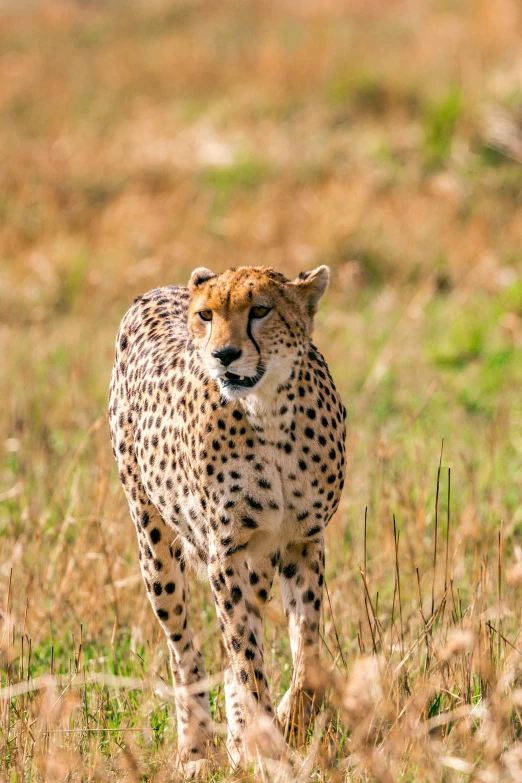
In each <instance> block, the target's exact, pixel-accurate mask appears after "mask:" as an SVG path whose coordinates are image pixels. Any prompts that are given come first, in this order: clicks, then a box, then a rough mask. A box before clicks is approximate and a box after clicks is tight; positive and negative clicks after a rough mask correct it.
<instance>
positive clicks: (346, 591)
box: [0, 0, 522, 780]
mask: <svg viewBox="0 0 522 783" xmlns="http://www.w3.org/2000/svg"><path fill="white" fill-rule="evenodd" d="M0 31H1V32H0V150H1V164H0V357H1V358H0V400H1V405H0V597H1V598H2V600H0V611H1V612H2V615H3V617H4V619H5V623H4V625H5V628H4V631H6V633H7V636H6V633H4V637H3V639H4V641H3V645H4V647H3V653H0V655H3V658H0V660H1V661H2V666H3V670H2V677H3V680H2V682H3V684H4V685H5V683H7V682H8V681H15V680H16V679H17V678H18V677H19V676H20V665H21V662H22V663H23V660H24V658H23V656H24V654H25V655H26V654H27V641H26V642H25V644H26V647H25V653H24V652H23V650H22V649H21V648H20V644H21V641H20V640H21V639H22V638H24V634H25V638H26V639H28V638H29V637H30V638H31V644H32V653H31V655H32V658H31V661H30V662H29V664H27V663H26V669H25V671H26V672H27V666H29V670H31V666H32V667H33V669H32V671H33V675H35V674H38V673H41V672H43V671H49V669H50V668H51V669H52V667H53V666H54V667H55V669H54V670H55V671H58V670H61V671H64V672H66V671H68V667H70V665H71V663H70V662H71V660H73V661H76V662H77V656H78V655H79V652H78V649H79V648H78V644H79V642H78V639H79V634H80V631H79V628H80V625H81V626H82V631H81V633H82V634H83V636H82V655H83V660H84V661H90V665H91V667H93V668H94V669H96V670H100V669H101V670H105V669H106V668H107V667H108V668H109V669H111V670H114V671H118V672H119V673H121V672H122V671H127V673H129V672H130V673H133V674H134V673H135V671H138V669H139V666H145V664H143V663H142V664H139V666H138V663H136V661H137V660H138V659H137V658H136V656H134V657H133V656H132V655H131V653H130V652H129V651H130V650H131V649H132V650H139V651H140V653H139V654H140V656H141V659H140V660H142V661H148V663H147V666H152V667H153V668H154V671H161V672H163V674H164V676H165V677H167V676H168V675H167V668H166V650H165V649H164V648H163V646H162V644H160V639H161V634H160V631H159V629H157V628H156V627H155V625H154V618H153V616H152V612H151V611H150V609H149V608H148V604H147V599H146V596H145V591H144V590H143V589H142V585H141V583H140V577H139V573H138V567H137V560H136V551H135V544H134V533H133V531H132V527H131V523H130V520H129V518H128V512H127V509H126V506H125V501H124V497H123V493H122V492H121V489H120V488H119V486H118V479H117V475H116V470H115V467H114V465H113V462H112V455H111V453H110V446H109V436H108V431H107V426H106V421H105V409H106V397H107V389H108V383H109V376H110V371H111V364H112V357H113V346H114V338H115V335H116V330H117V328H118V324H119V321H120V319H121V317H122V316H123V314H124V312H125V311H126V309H127V308H128V307H129V306H130V304H131V302H132V300H133V298H134V297H135V296H136V295H137V294H139V293H142V292H144V291H146V290H148V289H150V288H153V287H156V286H160V285H165V284H184V283H185V282H186V281H187V279H188V277H189V275H190V272H191V270H192V269H193V268H194V267H196V266H207V267H210V268H212V269H214V270H215V271H221V270H224V269H226V268H227V267H229V266H232V265H242V264H253V265H261V264H272V265H275V266H278V267H280V268H281V269H282V270H283V271H284V272H285V273H286V274H287V275H289V276H292V275H297V274H298V273H299V272H300V271H301V270H303V269H310V268H312V267H314V266H317V265H318V264H324V263H325V264H328V265H329V266H330V268H331V270H332V283H331V287H330V290H329V293H328V295H327V296H326V297H325V300H324V301H323V304H322V306H321V311H320V313H319V314H318V317H317V327H316V342H317V343H318V345H319V347H320V348H321V350H323V352H324V353H325V355H326V358H327V360H328V362H329V364H330V367H331V370H332V373H333V375H334V378H335V380H336V383H337V385H338V387H339V389H340V391H341V393H342V395H343V398H344V400H345V403H346V406H347V409H348V426H349V436H348V447H349V466H348V481H347V487H346V490H345V495H344V499H343V504H342V507H341V509H340V511H339V513H338V514H337V516H336V518H335V520H334V521H333V522H332V524H331V526H330V528H329V532H328V546H329V559H328V572H329V586H330V596H331V607H332V611H333V612H334V614H336V615H337V626H338V627H337V630H338V631H339V638H340V644H341V647H342V649H343V650H344V652H345V654H346V656H347V657H348V660H350V658H351V657H353V656H354V655H356V654H359V653H361V652H363V651H366V652H367V651H368V650H369V649H371V637H372V635H373V634H372V628H371V623H370V627H368V623H367V620H366V618H367V613H366V611H365V607H364V592H363V590H362V586H361V579H360V574H359V571H358V565H360V564H361V563H363V560H364V557H366V558H367V560H368V571H369V572H370V571H371V579H372V580H373V581H372V585H371V588H370V590H371V594H372V600H373V597H374V595H375V592H379V598H378V604H379V606H378V607H377V612H376V614H377V616H379V612H382V613H383V614H382V624H383V627H385V626H386V625H387V623H389V622H390V617H391V619H392V625H393V607H392V601H393V605H394V606H395V592H396V587H397V585H396V581H395V579H396V570H395V554H396V548H395V547H396V538H395V537H394V529H393V515H395V517H396V526H397V529H399V530H400V531H401V536H402V538H401V543H400V547H401V550H400V551H401V557H402V558H403V561H402V569H403V571H402V573H403V580H404V583H403V598H404V596H405V598H404V600H405V602H406V603H405V606H406V607H407V606H410V604H409V603H408V602H413V603H414V602H415V601H417V599H418V600H419V601H420V605H422V602H423V601H424V600H425V599H426V600H428V603H430V601H431V591H432V589H433V590H435V593H437V591H438V594H439V599H440V597H441V596H442V595H443V592H444V587H445V585H446V586H447V579H446V577H447V576H448V570H446V574H445V573H444V568H443V567H442V566H441V565H440V563H441V562H444V558H445V557H446V562H447V563H448V564H449V565H448V566H447V569H449V570H450V572H451V575H452V578H453V579H454V581H455V585H457V584H459V590H460V593H459V595H460V599H459V600H460V601H462V602H463V604H461V609H462V606H464V608H463V609H462V612H461V615H460V619H461V620H462V616H464V615H466V612H468V609H466V607H468V608H469V607H471V606H475V605H476V601H477V600H478V599H477V595H479V593H480V596H481V600H483V601H486V602H487V601H488V600H491V601H492V602H493V601H496V602H497V603H496V604H495V605H496V606H497V609H498V607H499V606H500V604H501V601H503V600H505V601H506V602H507V603H506V606H509V607H510V608H509V611H510V612H511V614H510V615H509V616H510V617H511V622H512V624H513V625H512V627H513V636H511V637H510V639H511V643H512V644H516V635H517V634H518V631H517V627H519V625H520V623H519V621H520V608H519V607H520V603H519V598H520V595H519V593H518V592H517V591H518V590H519V589H520V588H519V587H517V578H515V577H513V580H511V582H512V583H511V586H508V587H507V588H504V587H503V586H502V585H503V582H502V577H501V574H502V573H503V570H502V569H507V570H508V571H509V569H510V568H511V569H514V568H515V569H516V566H517V563H518V561H519V560H520V559H521V557H522V550H521V549H520V543H519V542H520V533H521V530H522V502H521V500H522V499H521V480H522V400H521V395H520V388H521V383H522V361H521V360H522V44H521V42H522V8H521V7H520V4H519V3H518V2H517V0H476V1H475V2H471V1H470V0H454V1H453V2H448V0H324V1H322V0H317V1H316V2H315V1H314V2H312V0H301V1H300V2H290V1H288V2H286V1H283V2H272V0H263V1H262V2H261V1H259V2H258V1H257V0H252V1H251V2H248V3H245V2H240V1H239V0H226V1H225V2H222V3H214V2H210V1H209V0H191V2H184V1H183V0H181V1H180V2H172V1H171V0H169V1H167V0H149V2H145V1H144V0H143V2H142V1H141V0H131V1H130V2H123V0H105V1H104V0H83V1H81V0H77V1H76V2H73V1H71V2H68V1H66V0H64V1H63V2H31V1H30V0H23V1H22V0H18V1H17V2H9V1H7V2H6V0H3V2H1V3H0ZM443 439H444V451H443V455H442V473H441V487H440V492H439V491H438V489H437V484H436V478H437V468H438V465H439V459H440V452H441V444H442V440H443ZM448 468H451V514H452V516H451V519H452V523H451V524H452V527H451V529H450V536H449V541H448V549H447V550H445V549H444V548H445V547H446V541H447V540H448V536H447V532H446V527H445V526H446V521H445V522H444V527H443V528H441V529H440V530H439V531H438V535H439V547H440V554H439V570H437V568H434V562H433V554H434V547H436V546H437V535H436V530H435V497H436V495H438V496H439V503H440V509H439V516H440V519H444V520H446V515H447V512H448V486H447V481H448V479H447V469H448ZM366 507H367V508H368V521H367V539H366V544H365V543H364V514H365V508H366ZM440 519H439V523H440ZM440 524H442V523H440ZM448 524H449V523H448ZM499 536H500V539H499ZM499 540H501V543H500V544H499ZM365 552H366V555H365ZM499 563H500V566H499ZM435 565H436V564H435ZM499 568H500V570H499ZM364 570H365V571H366V566H365V567H364ZM487 574H489V576H488V577H487V578H486V576H485V575H487ZM369 578H370V577H369ZM418 585H420V590H421V593H420V594H419V592H418ZM433 585H434V586H433ZM477 585H480V586H481V587H480V590H479V592H477V590H478V587H477V590H476V586H477ZM505 590H507V591H508V592H507V593H505V594H504V591H505ZM509 591H511V593H510V592H509ZM194 593H195V595H194V596H193V599H192V600H193V603H194V608H195V618H196V620H195V622H196V626H198V623H199V630H198V633H199V634H200V640H201V643H202V644H203V645H204V647H205V650H206V653H207V658H210V661H211V663H210V669H211V671H212V670H215V671H219V670H220V667H221V666H222V664H223V659H222V657H220V656H222V653H221V652H220V653H217V652H216V644H215V639H216V636H215V631H216V629H215V620H214V617H213V612H212V608H211V605H210V600H209V599H210V595H209V594H208V593H207V591H206V588H204V587H203V586H200V587H199V588H198V589H197V590H196V591H194ZM488 596H489V598H488ZM509 596H511V598H510V597H509ZM440 600H442V599H440ZM510 601H511V603H510ZM413 603H411V606H410V609H411V617H413V616H414V614H415V612H414V610H413V608H411V607H413ZM457 604H458V601H457ZM482 608H483V609H484V607H482ZM405 611H406V610H405ZM415 611H417V610H415ZM390 613H391V614H390ZM428 614H429V610H428ZM2 615H0V620H1V619H2ZM417 615H418V612H417ZM417 615H415V616H416V617H417ZM458 616H459V613H458V612H457V613H456V614H455V616H454V619H455V622H456V618H457V617H458ZM468 616H469V617H471V616H473V611H472V609H469V612H468ZM325 622H326V625H325V639H326V638H328V639H330V636H331V639H333V638H334V636H333V635H332V634H333V633H334V631H333V626H332V621H331V617H330V616H329V615H328V616H327V617H326V620H325ZM411 622H412V623H413V625H412V628H413V627H414V625H415V623H414V621H413V620H412V621H411ZM477 622H479V621H478V620H477ZM506 622H507V620H506ZM365 623H366V625H365ZM405 623H406V620H405ZM406 625H407V623H406ZM375 627H376V626H374V628H373V630H375ZM408 627H409V626H408ZM480 627H481V628H482V626H480ZM477 628H478V626H477ZM13 629H14V630H13ZM446 630H447V629H446ZM410 631H411V633H413V634H415V631H414V630H411V629H410ZM408 632H409V631H408ZM268 633H269V634H270V633H271V634H272V635H271V636H270V639H271V640H272V641H271V643H272V644H273V649H274V650H276V651H279V652H277V654H276V653H275V652H274V657H273V665H274V666H275V668H276V669H277V667H278V666H279V664H277V665H276V663H275V661H276V660H279V657H278V656H279V654H280V651H281V650H283V653H282V654H286V652H285V651H286V647H285V645H286V642H283V641H281V638H280V629H279V627H278V626H276V631H274V632H270V631H269V632H268ZM476 633H477V635H478V636H480V633H482V631H480V630H477V631H476ZM507 633H508V631H507V630H505V634H507ZM508 635H509V634H508ZM7 638H9V639H10V640H11V641H10V642H9V645H10V646H6V645H7V642H6V639H7ZM212 640H214V641H212ZM365 640H366V641H365ZM334 644H335V642H334ZM208 645H213V646H212V647H208ZM281 645H283V646H281ZM495 650H496V653H495V654H497V653H498V656H497V663H498V665H501V659H502V652H501V649H500V647H499V648H498V650H497V648H495ZM509 651H510V648H509V646H506V647H505V654H506V655H508V653H509ZM511 652H512V650H511ZM216 655H217V658H216V657H213V656H216ZM158 656H159V657H158ZM503 660H504V659H502V661H503ZM123 661H124V663H123ZM77 665H79V664H77ZM137 666H138V669H136V668H135V667H137ZM111 667H112V668H111ZM126 667H127V668H126ZM133 667H134V668H133ZM22 668H23V666H22ZM287 670H288V666H287V665H286V669H285V668H284V667H282V668H281V670H280V672H279V675H280V678H281V682H284V678H285V676H287V675H285V672H287ZM139 671H140V672H143V671H146V668H145V669H139ZM279 675H278V676H279ZM470 676H471V675H470ZM459 688H460V686H459V687H457V685H455V692H456V693H457V691H458V694H460V695H458V696H456V697H455V698H461V697H462V698H464V699H465V698H468V696H469V693H468V692H466V693H468V696H462V694H461V691H460V690H459ZM464 692H465V689H463V690H462V693H464ZM477 692H478V693H479V695H480V693H482V691H480V688H479V691H477ZM147 698H149V696H147ZM150 698H152V697H150ZM469 698H471V697H469ZM442 703H443V702H442V701H441V702H439V703H438V704H439V706H438V707H437V709H439V707H440V705H441V704H442ZM147 704H148V702H147ZM154 705H155V706H154V709H153V708H152V707H151V710H152V712H151V714H153V715H155V716H156V718H154V720H156V723H154V721H153V723H154V726H155V728H154V731H153V734H152V736H153V737H154V742H156V743H159V745H158V747H159V746H161V742H162V741H163V740H162V738H163V737H164V733H163V734H162V732H168V731H170V730H171V729H167V728H165V726H166V725H167V724H166V723H162V720H163V718H162V719H161V720H160V718H158V717H157V716H158V715H160V716H163V717H165V716H171V714H172V706H169V705H168V704H165V703H163V702H161V704H160V705H159V706H158V704H157V703H156V702H155V703H154ZM147 709H148V707H147ZM71 710H72V708H71ZM154 710H156V711H154ZM435 711H436V710H435ZM116 712H117V710H116ZM122 712H124V710H123V708H122ZM71 714H73V713H71ZM147 714H148V713H147ZM68 715H69V713H68ZM149 717H150V716H149ZM69 718H70V716H69V717H68V718H67V719H68V720H69ZM11 719H12V720H13V724H12V725H13V726H15V725H18V724H17V723H16V721H17V720H18V718H17V717H16V716H15V717H13V714H11ZM70 719H71V720H73V719H72V718H70ZM150 720H152V718H151V719H150ZM165 720H166V718H165ZM6 721H7V718H6ZM7 722H8V721H7ZM149 723H150V721H149ZM6 725H7V723H6ZM117 725H119V724H117ZM169 725H170V724H169ZM6 731H7V732H8V734H9V731H8V730H7V729H6ZM13 732H14V733H15V734H16V732H15V730H14V729H13ZM154 732H156V733H154ZM8 734H7V735H6V736H8ZM165 736H167V735H165ZM510 736H511V735H510ZM511 738H512V737H511ZM151 741H152V740H151ZM13 742H14V740H13ZM108 742H109V740H108ZM110 742H112V740H110ZM109 745H110V743H109ZM7 747H8V748H11V750H9V753H10V754H11V755H10V756H9V754H8V757H9V759H10V761H9V762H8V765H7V767H9V764H11V765H12V766H13V765H14V767H16V765H17V764H18V765H20V764H22V761H23V762H24V763H25V762H27V758H26V756H23V752H25V751H23V747H22V745H17V743H16V742H15V743H14V745H9V743H8V744H7V745H6V748H7ZM75 747H76V746H75ZM89 747H90V746H89ZM108 747H109V746H108ZM13 748H15V750H16V752H15V750H13ZM69 750H71V749H70V748H69ZM76 750H77V749H76ZM76 750H75V752H76ZM71 752H72V751H71ZM104 752H105V751H104ZM113 752H114V754H115V757H116V756H117V754H118V750H117V747H116V746H114V745H110V748H109V751H107V753H108V755H109V756H110V754H111V753H113ZM6 753H7V751H6ZM20 754H22V755H20ZM102 755H103V754H102ZM6 758H7V757H6ZM111 758H112V756H111ZM35 763H36V762H35ZM94 768H95V766H93V769H94ZM100 774H101V773H100ZM506 774H507V773H506ZM9 779H11V778H9ZM365 779H366V778H365ZM379 779H380V778H379ZM382 779H383V780H384V779H385V778H382ZM417 779H419V780H420V777H419V778H417ZM433 779H434V778H432V780H433ZM441 779H442V778H441ZM444 779H446V778H444ZM448 779H449V778H448ZM451 779H453V778H451ZM455 779H456V778H455ZM506 779H508V778H506ZM514 779H515V778H514Z"/></svg>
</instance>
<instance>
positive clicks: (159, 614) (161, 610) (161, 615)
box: [157, 609, 169, 620]
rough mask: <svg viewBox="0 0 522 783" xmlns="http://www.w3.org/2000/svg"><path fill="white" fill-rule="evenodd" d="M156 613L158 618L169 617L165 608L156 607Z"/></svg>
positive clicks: (164, 618)
mask: <svg viewBox="0 0 522 783" xmlns="http://www.w3.org/2000/svg"><path fill="white" fill-rule="evenodd" d="M157 615H158V617H159V619H160V620H168V619H169V613H168V612H166V611H165V609H158V611H157Z"/></svg>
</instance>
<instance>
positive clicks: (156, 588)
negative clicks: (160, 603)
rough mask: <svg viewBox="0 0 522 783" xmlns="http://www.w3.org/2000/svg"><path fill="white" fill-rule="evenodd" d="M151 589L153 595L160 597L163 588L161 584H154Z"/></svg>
mask: <svg viewBox="0 0 522 783" xmlns="http://www.w3.org/2000/svg"><path fill="white" fill-rule="evenodd" d="M152 588H153V590H154V593H155V595H161V594H162V592H163V587H162V586H161V582H154V584H153V585H152Z"/></svg>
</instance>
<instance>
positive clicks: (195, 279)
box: [188, 266, 216, 290]
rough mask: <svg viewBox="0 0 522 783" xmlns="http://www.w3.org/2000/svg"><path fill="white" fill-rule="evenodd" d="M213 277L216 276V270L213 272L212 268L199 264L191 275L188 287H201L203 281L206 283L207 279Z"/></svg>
mask: <svg viewBox="0 0 522 783" xmlns="http://www.w3.org/2000/svg"><path fill="white" fill-rule="evenodd" d="M213 277H216V273H215V272H211V271H210V269H205V267H204V266H198V268H197V269H194V271H193V272H192V274H191V275H190V280H189V282H188V287H189V288H190V289H192V290H194V289H196V288H199V286H200V285H203V283H206V282H207V280H211V279H212V278H213Z"/></svg>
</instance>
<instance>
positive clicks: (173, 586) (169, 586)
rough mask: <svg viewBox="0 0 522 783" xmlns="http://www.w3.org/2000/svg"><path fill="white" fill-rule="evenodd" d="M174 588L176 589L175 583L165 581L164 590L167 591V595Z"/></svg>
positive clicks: (170, 593)
mask: <svg viewBox="0 0 522 783" xmlns="http://www.w3.org/2000/svg"><path fill="white" fill-rule="evenodd" d="M175 589H176V585H175V584H174V582H167V584H166V585H165V592H166V593H168V594H169V595H172V593H173V592H174V590H175Z"/></svg>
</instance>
